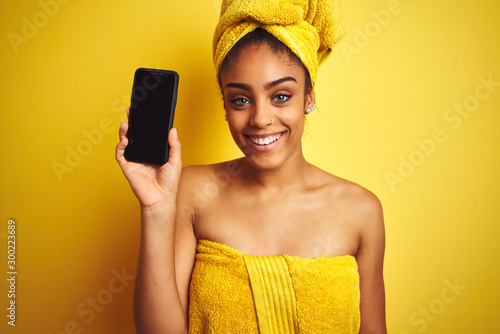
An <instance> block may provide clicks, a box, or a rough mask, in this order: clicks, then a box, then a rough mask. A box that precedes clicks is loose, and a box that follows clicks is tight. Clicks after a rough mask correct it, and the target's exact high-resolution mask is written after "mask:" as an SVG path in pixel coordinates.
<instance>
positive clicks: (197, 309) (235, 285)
mask: <svg viewBox="0 0 500 334" xmlns="http://www.w3.org/2000/svg"><path fill="white" fill-rule="evenodd" d="M357 269H358V268H357V264H356V260H355V258H354V257H353V256H349V255H347V256H336V257H318V258H314V259H306V258H301V257H297V256H290V255H281V256H253V255H246V254H242V253H240V252H239V251H237V250H235V249H233V248H231V247H228V246H226V245H223V244H220V243H217V242H213V241H208V240H199V241H198V246H197V254H196V262H195V267H194V270H193V274H192V277H191V286H190V297H189V333H261V334H264V333H342V334H349V333H358V331H359V326H360V313H359V299H360V292H359V275H358V270H357Z"/></svg>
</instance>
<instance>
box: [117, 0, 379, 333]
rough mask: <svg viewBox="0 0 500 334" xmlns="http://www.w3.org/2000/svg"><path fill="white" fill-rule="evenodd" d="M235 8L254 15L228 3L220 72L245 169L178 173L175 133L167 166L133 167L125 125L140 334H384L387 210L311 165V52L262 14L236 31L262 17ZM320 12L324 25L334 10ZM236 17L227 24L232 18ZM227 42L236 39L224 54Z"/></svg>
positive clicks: (233, 166) (228, 166)
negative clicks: (137, 231)
mask: <svg viewBox="0 0 500 334" xmlns="http://www.w3.org/2000/svg"><path fill="white" fill-rule="evenodd" d="M238 2H240V3H244V4H248V3H252V2H251V1H250V2H248V1H232V2H231V1H224V2H223V5H222V12H221V21H220V22H219V26H218V31H219V32H221V31H222V33H221V34H218V33H217V32H216V35H215V39H214V49H215V52H214V59H215V63H216V69H217V71H218V75H219V85H220V88H221V91H222V95H223V100H224V109H225V110H226V120H227V122H228V125H229V128H230V131H231V134H232V137H233V139H234V141H235V143H236V144H237V145H238V146H239V147H240V149H241V150H242V152H243V153H244V157H243V158H240V159H237V160H233V161H228V162H223V163H220V164H215V165H207V166H191V167H185V168H182V162H181V144H180V141H179V138H178V137H177V132H176V130H175V129H172V130H171V132H170V134H169V138H168V139H169V144H170V146H171V151H170V157H169V161H168V163H167V164H165V165H163V166H162V167H154V166H148V165H144V164H138V163H133V162H129V161H126V160H125V159H124V157H123V152H124V149H125V147H126V146H127V139H126V136H125V134H126V132H127V127H128V125H127V123H126V122H122V124H121V125H120V130H119V135H120V143H119V144H118V145H117V147H116V159H117V161H118V163H119V165H120V167H121V168H122V170H123V173H124V175H125V176H126V178H127V180H128V181H129V183H130V185H131V188H132V190H133V192H134V194H135V195H136V196H137V198H138V200H139V203H140V206H141V227H142V234H141V249H140V261H139V268H138V274H137V282H136V297H135V305H134V306H135V317H136V326H137V331H138V332H139V333H186V332H190V333H200V332H202V333H205V332H206V333H219V332H220V333H231V332H235V333H258V332H260V333H282V332H286V333H305V332H308V333H310V332H316V333H357V332H358V331H359V332H360V333H385V332H386V329H385V297H384V284H383V275H382V267H383V256H384V227H383V218H382V210H381V206H380V203H379V201H378V199H377V198H376V197H375V196H374V195H373V194H372V193H370V192H369V191H367V190H366V189H364V188H362V187H360V186H359V185H356V184H354V183H351V182H349V181H346V180H343V179H341V178H339V177H336V176H333V175H331V174H329V173H327V172H325V171H323V170H321V169H319V168H317V167H315V166H313V165H311V164H310V163H308V162H307V161H306V160H305V159H304V156H303V152H302V146H301V138H302V134H303V130H304V117H306V115H307V114H308V113H309V112H311V111H313V110H314V109H315V102H316V101H315V96H314V92H313V86H314V83H315V78H316V72H315V67H314V63H313V65H311V64H310V63H309V62H308V60H307V59H306V58H307V57H306V56H304V54H305V53H307V50H306V52H301V51H298V52H293V51H292V50H291V47H289V46H288V45H287V44H288V43H287V44H285V43H284V42H283V40H285V42H287V40H286V39H283V38H280V39H278V38H277V37H282V34H281V33H280V32H275V33H274V34H273V33H271V32H273V31H274V30H273V28H272V27H271V28H270V26H271V23H270V22H269V20H266V21H265V24H264V23H262V22H261V23H258V22H257V23H255V16H258V17H262V14H259V15H253V16H252V15H250V17H251V20H248V21H249V22H251V25H254V26H252V27H250V28H248V27H249V25H246V26H244V27H243V28H242V29H241V28H237V25H239V24H241V22H242V21H241V17H240V16H242V15H243V16H245V15H246V14H248V8H250V9H251V10H250V11H252V10H253V12H255V7H248V8H246V9H245V8H243V9H242V7H245V6H241V4H240V5H239V6H235V5H234V4H235V3H238ZM282 2H283V1H277V2H276V3H277V5H280V6H281V5H282V4H281V3H282ZM255 3H260V2H254V6H259V5H255ZM317 3H322V2H321V1H310V3H309V4H308V6H309V7H308V8H307V9H308V10H309V11H305V12H306V14H307V13H309V14H310V10H311V8H313V7H314V6H315V5H316V4H317ZM328 5H330V2H328ZM333 5H335V4H333ZM231 6H232V7H231ZM262 6H264V5H262ZM318 6H319V7H317V8H316V9H317V11H316V12H317V13H320V11H321V10H322V9H323V10H327V9H328V6H326V8H325V7H323V8H320V5H318ZM268 7H269V6H268ZM268 7H266V8H265V10H266V11H267V12H269V11H270V10H271V9H272V8H271V9H269V8H268ZM280 8H282V7H280ZM257 9H259V8H257ZM231 10H233V11H236V12H237V13H236V14H235V15H232V16H231V17H232V18H233V19H232V20H229V23H228V20H227V17H228V15H225V16H224V15H223V14H224V13H226V14H227V13H228V12H230V11H231ZM238 11H239V12H238ZM241 11H246V12H245V13H243V14H242V13H241ZM263 12H264V13H265V11H263ZM232 14H234V13H232ZM250 14H252V13H250ZM306 14H303V15H304V16H303V17H306V16H307V15H309V14H307V15H306ZM273 15H274V14H273ZM273 15H271V16H273ZM247 16H248V15H247ZM279 20H281V18H279ZM292 21H293V20H292ZM311 21H312V22H314V20H311ZM308 24H310V23H308ZM277 25H280V26H283V22H282V20H281V21H279V22H278V23H277ZM293 25H295V26H296V25H297V23H296V22H295V23H293ZM312 26H314V24H312ZM221 27H222V29H221ZM230 29H236V30H237V31H238V34H237V35H234V34H233V35H234V36H235V37H233V39H234V40H233V41H232V42H230V43H229V45H230V47H228V48H227V50H226V51H222V52H221V53H220V52H219V50H220V49H224V48H221V43H222V44H224V43H226V42H227V34H226V33H227V32H228V31H230ZM291 29H292V35H293V29H294V28H293V27H292V28H291ZM243 30H246V31H244V33H243V34H242V31H243ZM224 34H226V36H225V35H224ZM286 35H287V36H290V34H288V33H286ZM299 35H300V34H299ZM294 38H298V39H299V40H300V36H298V37H293V36H292V40H293V39H294ZM321 38H322V37H321V34H320V39H321ZM280 40H281V41H280ZM294 43H295V44H292V45H297V43H296V41H295V42H294ZM305 49H307V48H305ZM313 51H314V52H315V53H316V52H317V50H313ZM297 54H299V55H297ZM316 66H317V65H316ZM325 240H326V241H328V243H329V244H328V247H321V245H324V243H325Z"/></svg>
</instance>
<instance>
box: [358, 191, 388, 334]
mask: <svg viewBox="0 0 500 334" xmlns="http://www.w3.org/2000/svg"><path fill="white" fill-rule="evenodd" d="M363 202H364V203H363V206H364V207H363V208H362V210H361V212H363V224H362V227H361V235H360V246H359V248H358V252H357V254H356V261H357V262H358V271H359V277H360V282H359V286H360V291H361V301H360V312H361V328H360V331H359V333H361V334H385V333H386V332H387V330H386V322H385V291H384V278H383V262H384V248H385V232H384V219H383V215H382V207H381V205H380V202H379V201H378V199H377V198H376V197H375V195H373V194H371V193H369V194H368V196H367V198H366V199H365V200H364V201H363Z"/></svg>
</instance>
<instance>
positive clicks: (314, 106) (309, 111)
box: [306, 103, 316, 114]
mask: <svg viewBox="0 0 500 334" xmlns="http://www.w3.org/2000/svg"><path fill="white" fill-rule="evenodd" d="M314 109H316V103H315V104H314V105H313V106H312V107H311V108H309V109H306V114H310V113H311V111H313V110H314Z"/></svg>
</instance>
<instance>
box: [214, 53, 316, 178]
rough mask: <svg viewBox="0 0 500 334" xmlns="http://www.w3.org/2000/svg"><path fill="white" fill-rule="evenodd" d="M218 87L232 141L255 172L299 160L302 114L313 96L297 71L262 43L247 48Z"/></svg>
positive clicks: (299, 70)
mask: <svg viewBox="0 0 500 334" xmlns="http://www.w3.org/2000/svg"><path fill="white" fill-rule="evenodd" d="M221 86H222V90H223V93H224V108H225V109H226V115H227V121H228V123H229V128H230V130H231V134H232V136H233V139H234V141H235V142H236V144H237V145H238V146H239V147H240V149H241V150H242V151H243V153H244V154H245V155H246V157H247V158H249V161H250V163H251V164H252V165H253V166H254V167H255V168H257V169H260V170H273V169H277V168H279V167H281V166H283V165H284V164H285V163H287V162H290V161H293V160H294V159H297V158H299V159H301V158H302V157H303V156H302V146H301V138H302V133H303V130H304V114H305V110H306V109H307V108H311V107H312V105H313V104H314V95H313V94H312V92H311V93H308V94H306V93H305V73H304V70H303V69H302V68H301V67H299V66H298V65H297V64H295V63H293V62H292V61H291V60H290V59H288V57H287V56H285V55H280V54H276V53H274V52H273V51H272V49H271V48H270V47H269V46H267V45H266V44H263V45H260V46H256V45H250V46H248V47H246V48H245V49H243V50H242V51H241V53H240V54H239V55H238V57H236V58H235V59H233V60H232V61H231V62H230V64H229V66H228V68H227V70H225V71H223V72H221Z"/></svg>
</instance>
